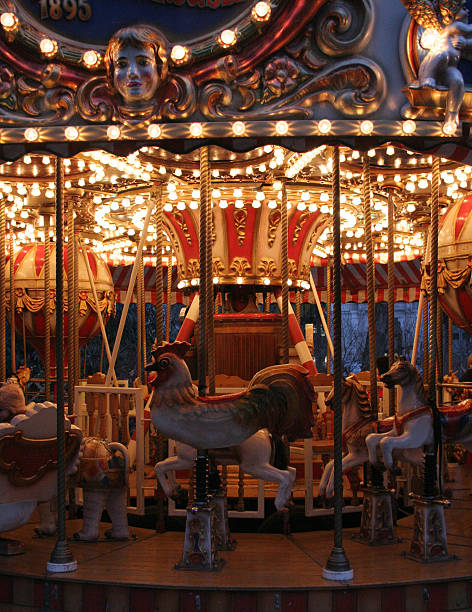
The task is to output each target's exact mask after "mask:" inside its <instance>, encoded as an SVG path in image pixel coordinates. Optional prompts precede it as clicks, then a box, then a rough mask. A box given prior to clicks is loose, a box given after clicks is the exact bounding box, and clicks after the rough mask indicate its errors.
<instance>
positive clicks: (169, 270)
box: [166, 249, 173, 342]
mask: <svg viewBox="0 0 472 612" xmlns="http://www.w3.org/2000/svg"><path fill="white" fill-rule="evenodd" d="M172 257H173V256H172V249H171V250H170V251H169V252H168V253H167V292H166V297H167V309H166V312H167V315H166V341H167V342H169V340H170V315H171V307H172V304H171V301H172Z"/></svg>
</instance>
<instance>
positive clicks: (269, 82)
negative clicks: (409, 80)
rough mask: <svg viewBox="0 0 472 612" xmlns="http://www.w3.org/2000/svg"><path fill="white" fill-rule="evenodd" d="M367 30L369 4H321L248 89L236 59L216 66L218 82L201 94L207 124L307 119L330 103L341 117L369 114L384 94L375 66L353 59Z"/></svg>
mask: <svg viewBox="0 0 472 612" xmlns="http://www.w3.org/2000/svg"><path fill="white" fill-rule="evenodd" d="M372 26H373V14H372V1H371V0H336V1H335V2H330V3H326V4H324V5H323V6H322V7H321V8H320V10H319V11H318V13H317V15H316V17H315V19H314V20H313V21H312V23H311V24H310V25H309V27H308V28H307V30H306V31H305V32H304V33H303V35H302V36H300V37H299V38H298V39H296V40H294V41H292V42H291V43H290V45H288V46H287V47H286V51H287V53H279V54H277V55H276V56H273V57H271V58H269V59H268V60H267V61H266V62H265V63H264V64H263V65H261V66H260V67H258V68H257V69H256V70H254V71H253V72H251V73H250V76H247V77H246V82H247V83H250V86H249V85H248V84H244V82H243V81H242V77H243V75H241V73H240V72H239V70H240V69H239V65H238V62H237V58H233V57H232V60H231V61H226V62H224V61H221V62H220V63H219V65H218V77H219V79H220V80H217V81H213V82H211V83H207V84H206V85H205V86H204V87H203V89H202V95H201V97H200V107H201V111H202V112H203V114H205V115H206V116H207V117H209V118H216V117H220V118H226V119H243V118H244V117H246V118H248V119H258V118H262V117H263V116H268V115H270V116H272V117H281V116H287V115H288V114H291V115H295V116H299V117H304V118H307V119H311V118H313V117H314V114H315V112H316V103H317V102H329V103H330V104H331V105H332V106H333V107H334V108H336V109H337V110H339V111H340V112H341V113H342V114H344V115H345V116H349V117H352V116H358V115H361V114H369V113H372V112H374V111H375V110H377V108H379V106H380V104H381V103H382V101H383V99H384V97H385V91H386V83H385V76H384V73H383V71H382V69H381V68H380V66H378V65H377V64H376V63H375V62H373V61H372V60H370V59H368V58H365V57H362V56H359V55H358V54H359V52H360V51H361V50H362V49H363V48H364V47H365V46H366V45H367V43H368V42H369V39H370V36H371V33H372ZM354 55H356V57H354ZM242 110H244V111H245V112H244V114H243V113H242Z"/></svg>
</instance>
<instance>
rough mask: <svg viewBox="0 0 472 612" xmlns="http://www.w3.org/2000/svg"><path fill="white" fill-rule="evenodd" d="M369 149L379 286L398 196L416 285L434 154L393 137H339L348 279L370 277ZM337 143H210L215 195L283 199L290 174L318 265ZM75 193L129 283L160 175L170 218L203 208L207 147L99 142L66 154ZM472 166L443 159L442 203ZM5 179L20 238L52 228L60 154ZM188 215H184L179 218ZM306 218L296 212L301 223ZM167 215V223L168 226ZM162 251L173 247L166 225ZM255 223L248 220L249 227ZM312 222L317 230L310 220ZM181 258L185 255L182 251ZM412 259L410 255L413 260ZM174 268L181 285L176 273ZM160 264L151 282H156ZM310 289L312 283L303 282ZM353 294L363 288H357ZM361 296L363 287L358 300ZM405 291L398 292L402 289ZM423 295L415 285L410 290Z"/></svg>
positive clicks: (356, 283)
mask: <svg viewBox="0 0 472 612" xmlns="http://www.w3.org/2000/svg"><path fill="white" fill-rule="evenodd" d="M363 158H366V159H368V160H369V162H370V183H371V194H372V195H371V201H372V231H373V238H374V244H375V260H376V263H377V264H378V265H377V283H378V287H381V288H382V287H386V282H387V278H386V277H387V275H386V266H385V264H386V262H387V228H388V218H387V207H388V201H389V198H391V199H392V201H393V203H394V238H393V239H394V248H395V262H398V265H397V266H396V281H395V282H396V285H397V287H404V288H406V289H408V288H411V287H417V286H418V283H419V279H420V265H419V262H418V258H420V257H421V254H422V252H423V245H424V240H425V235H426V231H427V228H428V225H429V223H430V198H431V178H432V176H431V172H432V170H431V164H432V156H431V155H430V154H427V153H417V152H414V151H411V150H408V149H407V148H405V147H399V146H393V145H390V144H386V145H383V146H380V147H378V148H376V149H371V150H369V151H367V152H362V153H361V152H360V151H356V150H352V149H350V148H347V147H341V149H340V161H341V230H342V254H343V263H344V264H346V268H345V272H344V289H345V290H346V291H350V292H351V293H352V294H354V293H356V292H359V291H360V290H363V288H364V286H365V270H364V265H363V264H364V262H365V241H364V209H363V194H364V184H363ZM332 165H333V163H332V147H330V146H324V145H323V146H319V147H316V148H315V149H313V150H310V151H307V152H305V153H295V152H293V151H289V150H287V149H284V148H282V147H281V146H277V145H265V146H263V147H258V148H256V149H254V150H252V151H249V152H244V153H235V152H231V151H227V150H226V149H223V148H221V147H218V146H216V145H213V146H211V147H210V175H211V199H212V206H213V208H214V209H216V208H219V209H231V210H233V211H237V210H238V209H240V210H243V211H244V209H246V210H248V209H255V210H257V209H263V208H264V207H265V208H267V210H268V211H277V209H279V210H280V206H281V201H282V187H281V181H284V182H285V185H286V189H287V207H288V208H289V209H292V211H298V212H297V214H298V215H299V217H298V218H299V219H300V218H301V219H305V218H307V219H308V217H309V216H310V215H312V216H313V215H315V214H316V215H317V222H316V232H315V233H316V239H315V240H313V241H312V247H313V248H312V250H311V261H310V264H311V266H312V268H313V267H317V268H319V269H320V270H321V269H322V267H323V266H326V264H327V262H328V261H329V258H330V256H331V254H332V224H331V212H332V208H331V183H332ZM64 170H65V200H66V205H67V203H68V202H70V201H71V200H72V201H73V206H74V211H75V230H76V232H78V233H79V234H80V236H81V238H82V239H83V241H84V242H85V243H89V244H91V246H92V247H93V248H95V249H96V250H97V251H98V252H100V253H101V254H102V256H104V258H105V259H106V260H107V262H108V263H109V265H110V266H112V273H113V277H114V280H115V281H116V284H117V289H121V288H125V284H126V277H127V274H126V272H124V269H125V268H124V267H125V266H127V265H130V264H131V263H132V261H133V260H134V254H135V252H136V249H137V242H138V240H139V237H140V234H141V230H142V229H143V224H144V218H145V215H146V209H147V206H148V203H149V202H150V200H152V199H155V198H156V187H157V186H159V185H161V186H162V187H161V189H162V206H163V210H164V215H165V217H167V218H170V217H174V218H175V219H177V220H179V218H180V219H181V217H182V215H185V214H187V213H192V211H193V214H194V215H195V211H198V208H199V200H200V156H199V151H198V150H196V151H194V152H191V153H187V154H185V155H179V154H173V153H170V152H168V151H166V150H164V149H161V148H158V147H153V146H145V147H142V148H141V149H139V150H137V151H135V152H133V153H131V154H129V155H127V156H123V157H119V156H116V155H112V154H111V153H107V152H104V151H102V150H91V151H87V152H83V153H80V154H78V155H76V156H75V157H73V158H70V159H65V160H64ZM471 173H472V167H471V166H468V165H465V164H463V163H460V162H457V161H450V160H448V159H445V158H442V159H441V186H440V213H445V212H446V210H447V208H448V206H449V205H451V204H452V203H453V202H455V201H456V200H457V198H460V197H461V196H463V195H465V194H467V193H468V192H469V191H470V187H471ZM0 189H1V191H2V192H3V194H4V196H5V199H6V214H7V221H8V230H7V231H8V232H10V231H11V232H13V234H14V248H15V250H17V249H19V248H21V246H22V245H24V244H27V243H31V242H34V241H43V240H44V217H45V215H47V216H49V217H50V219H51V228H50V235H51V239H52V240H54V237H55V229H54V216H53V215H54V205H55V158H54V157H53V156H51V155H49V154H41V153H37V152H35V153H31V154H27V155H24V156H23V157H22V158H21V159H19V160H17V161H14V162H5V163H3V164H2V165H0ZM179 223H180V224H181V227H183V226H182V223H184V224H185V222H182V221H179ZM300 223H302V221H300V220H299V222H298V224H299V225H300ZM166 227H167V226H166V225H164V228H166ZM164 231H165V235H164V249H165V252H164V255H166V253H167V254H168V253H169V252H170V251H171V249H172V241H171V237H170V236H169V234H168V232H167V231H166V229H165V230H164ZM248 231H249V228H248ZM313 231H315V230H313ZM156 237H157V236H156V226H155V225H154V224H153V222H152V220H151V224H150V226H149V228H148V235H147V237H146V243H145V248H144V251H143V253H144V264H145V265H151V266H152V265H153V262H154V261H155V257H156ZM175 255H176V259H173V263H174V264H175V263H178V257H177V255H178V254H177V253H175ZM406 262H411V263H406ZM317 274H318V276H317V281H318V283H319V286H320V288H321V289H322V288H323V285H324V286H326V274H325V271H321V272H318V273H317ZM174 276H175V279H174V283H173V284H174V285H175V287H174V288H175V289H182V288H183V287H178V285H177V276H176V275H174ZM152 283H153V280H152V272H151V271H150V272H149V273H148V275H147V282H146V285H148V284H149V287H152ZM304 288H306V289H308V287H304ZM353 299H354V298H353ZM360 299H362V298H359V301H360ZM400 299H401V298H400ZM403 299H408V301H410V299H417V295H416V293H415V295H413V293H411V294H410V298H403Z"/></svg>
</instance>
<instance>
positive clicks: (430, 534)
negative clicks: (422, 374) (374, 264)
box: [408, 157, 450, 562]
mask: <svg viewBox="0 0 472 612" xmlns="http://www.w3.org/2000/svg"><path fill="white" fill-rule="evenodd" d="M439 183H440V168H439V158H438V157H434V158H433V178H432V181H431V224H430V227H431V229H430V237H429V238H430V241H429V245H430V251H429V252H430V270H429V272H430V283H431V284H430V329H429V351H430V353H429V354H430V364H429V379H428V382H429V402H430V404H431V409H432V412H433V422H434V423H435V424H438V420H439V415H438V409H437V405H436V366H437V361H438V344H437V320H438V227H439ZM439 427H440V425H439ZM434 431H435V432H436V426H434ZM435 437H436V433H435ZM435 485H436V448H435V444H434V445H433V444H431V445H429V446H425V458H424V492H423V495H422V496H413V499H414V509H415V518H414V524H415V525H416V526H417V527H415V529H414V530H413V537H412V540H411V544H410V552H409V555H408V556H409V557H410V558H412V559H415V560H416V561H423V562H429V561H440V560H442V561H446V560H448V559H450V557H449V553H448V547H447V530H446V520H445V518H444V508H445V507H447V506H449V501H448V500H445V499H440V498H438V497H437V496H436V486H435ZM432 549H434V556H433V554H431V550H432Z"/></svg>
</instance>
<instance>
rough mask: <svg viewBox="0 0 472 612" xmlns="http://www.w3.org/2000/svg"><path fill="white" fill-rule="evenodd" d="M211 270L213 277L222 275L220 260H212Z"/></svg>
mask: <svg viewBox="0 0 472 612" xmlns="http://www.w3.org/2000/svg"><path fill="white" fill-rule="evenodd" d="M212 270H213V276H214V277H219V276H221V275H222V274H223V272H224V271H225V266H224V263H223V262H222V261H221V259H220V258H219V257H215V258H214V259H213V265H212Z"/></svg>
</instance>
